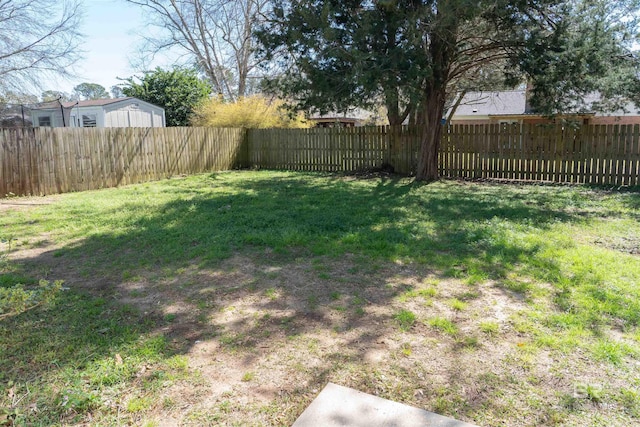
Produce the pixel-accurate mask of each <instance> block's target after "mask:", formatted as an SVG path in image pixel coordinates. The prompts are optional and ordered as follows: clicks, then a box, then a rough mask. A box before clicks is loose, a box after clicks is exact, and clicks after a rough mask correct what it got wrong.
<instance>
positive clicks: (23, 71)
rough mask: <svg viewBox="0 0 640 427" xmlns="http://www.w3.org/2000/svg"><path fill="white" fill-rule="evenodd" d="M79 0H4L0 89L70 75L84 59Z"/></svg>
mask: <svg viewBox="0 0 640 427" xmlns="http://www.w3.org/2000/svg"><path fill="white" fill-rule="evenodd" d="M80 18H81V12H80V3H79V1H78V0H62V1H58V0H39V1H35V0H0V92H6V91H9V90H21V91H25V90H27V91H28V90H33V89H41V88H42V82H43V81H44V80H45V79H47V78H51V77H53V76H56V75H57V76H63V77H70V76H72V75H73V70H72V66H73V65H74V64H75V63H76V62H77V60H78V59H79V58H80V53H81V52H80V51H79V49H78V48H79V45H80V41H81V38H80V34H79V32H78V31H77V28H78V24H79V20H80Z"/></svg>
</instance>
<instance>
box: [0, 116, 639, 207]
mask: <svg viewBox="0 0 640 427" xmlns="http://www.w3.org/2000/svg"><path fill="white" fill-rule="evenodd" d="M423 133H424V132H423V128H421V127H418V126H411V127H409V126H394V127H388V126H386V127H380V126H377V127H366V128H314V129H251V130H241V129H213V128H154V129H147V128H111V129H109V128H107V129H60V128H56V129H51V128H36V129H29V128H27V129H0V197H4V196H6V195H8V194H16V195H40V194H52V193H63V192H69V191H80V190H88V189H98V188H105V187H114V186H118V185H124V184H131V183H139V182H145V181H150V180H156V179H162V178H166V177H170V176H173V175H178V174H191V173H199V172H206V171H215V170H227V169H231V168H233V167H238V166H242V167H250V166H255V167H260V168H274V169H285V170H301V171H325V172H337V171H344V172H355V171H358V170H363V169H371V168H378V167H381V166H382V165H384V164H390V165H391V166H392V167H393V168H394V169H395V171H396V172H397V173H400V174H406V175H410V174H413V173H414V172H415V167H416V159H417V153H418V148H419V145H420V137H421V135H422V134H423ZM438 159H439V160H438V161H439V166H438V170H439V171H440V174H441V175H442V176H446V177H454V178H455V177H467V178H502V179H524V180H535V181H555V182H571V183H591V184H607V185H634V186H635V185H640V126H638V125H634V126H631V125H623V126H621V125H596V126H587V125H585V126H581V127H578V128H571V127H563V126H562V125H522V126H521V125H502V124H490V125H453V126H448V127H446V128H445V129H444V130H443V135H442V140H441V144H440V152H439V155H438Z"/></svg>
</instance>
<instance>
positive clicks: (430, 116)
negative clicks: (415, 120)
mask: <svg viewBox="0 0 640 427" xmlns="http://www.w3.org/2000/svg"><path fill="white" fill-rule="evenodd" d="M444 104H445V90H444V88H438V89H436V90H428V91H426V96H425V99H424V100H423V102H422V111H421V112H420V120H419V122H420V124H421V130H420V149H419V150H418V164H417V167H416V181H426V182H432V181H436V180H438V178H439V177H440V175H439V174H438V151H439V150H440V139H441V138H442V114H443V112H444Z"/></svg>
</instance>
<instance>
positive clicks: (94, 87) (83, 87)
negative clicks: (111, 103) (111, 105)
mask: <svg viewBox="0 0 640 427" xmlns="http://www.w3.org/2000/svg"><path fill="white" fill-rule="evenodd" d="M73 94H74V95H75V97H76V98H77V99H82V100H86V99H103V98H109V92H107V90H106V89H105V88H104V86H102V85H99V84H98V83H80V84H79V85H77V86H75V87H74V88H73Z"/></svg>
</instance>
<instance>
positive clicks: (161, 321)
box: [2, 173, 585, 386]
mask: <svg viewBox="0 0 640 427" xmlns="http://www.w3.org/2000/svg"><path fill="white" fill-rule="evenodd" d="M230 177H231V178H230ZM233 177H235V178H233ZM220 186H223V187H224V188H225V191H222V192H214V191H213V190H214V189H216V188H219V187H220ZM120 191H124V192H135V191H139V190H137V189H135V188H124V189H122V190H120ZM161 191H162V195H163V197H165V198H167V201H166V202H163V203H162V204H161V205H160V206H159V207H158V209H156V210H154V212H153V213H152V214H148V213H145V214H144V215H140V214H139V212H138V211H139V210H140V208H141V205H142V202H141V203H136V202H131V201H128V202H126V203H123V204H121V205H119V206H117V207H115V208H111V210H104V211H99V212H92V213H91V215H96V216H100V217H101V218H103V220H106V221H108V220H109V219H108V218H109V216H110V215H114V214H115V213H116V212H117V213H119V214H120V215H119V218H120V220H121V218H122V213H123V210H124V212H125V213H126V214H127V215H126V221H125V223H118V222H115V221H114V223H113V224H112V226H111V231H110V232H109V233H102V234H92V235H90V236H88V237H86V238H83V239H80V240H78V241H76V242H74V243H72V244H69V245H68V246H66V247H63V248H61V249H58V250H56V251H55V252H54V253H44V254H42V255H39V256H37V257H33V258H31V259H26V260H23V261H22V263H23V268H24V270H29V269H31V270H32V271H35V272H42V271H46V272H47V274H48V275H49V276H51V277H55V278H56V279H64V280H66V282H67V284H68V286H72V287H76V286H80V287H82V288H84V289H85V290H86V291H88V292H89V293H90V294H91V295H93V296H91V297H89V296H86V295H85V294H75V293H74V294H72V295H71V296H69V297H65V298H63V299H62V301H61V303H60V305H59V306H57V307H54V308H53V309H52V310H50V311H48V312H47V314H46V315H45V316H43V317H42V318H39V317H38V316H37V315H35V313H34V314H27V315H24V316H21V318H20V319H16V320H13V321H12V322H14V323H10V324H7V325H3V328H4V329H3V340H5V341H6V342H9V343H14V344H13V346H12V347H10V348H5V349H4V350H3V359H4V360H5V361H8V363H11V362H10V361H14V360H16V359H18V358H19V357H20V355H21V354H27V355H29V358H28V359H24V361H23V363H20V364H17V365H16V366H14V367H12V368H7V369H6V370H4V373H3V377H2V380H3V381H9V380H10V381H14V382H17V381H21V380H22V381H24V379H25V378H29V377H30V376H33V377H35V376H38V375H41V374H42V373H43V372H50V371H59V372H63V371H65V370H68V369H80V370H82V369H84V364H87V363H99V361H100V360H102V359H104V358H105V357H108V358H112V357H113V355H114V354H115V353H117V352H118V351H127V352H128V353H129V354H131V355H132V357H133V356H135V355H136V354H145V351H147V352H148V351H151V353H148V354H151V355H152V356H153V357H157V358H160V357H165V356H167V357H168V355H170V354H172V353H186V352H188V351H190V349H191V347H192V346H193V345H194V343H196V342H197V341H198V340H201V339H206V338H212V337H216V338H218V339H219V340H220V342H221V343H222V344H223V345H224V346H226V347H227V348H231V349H233V348H238V349H243V350H246V351H247V352H246V354H245V356H244V357H245V361H244V363H245V364H246V365H247V366H248V365H251V364H252V363H254V362H255V358H257V357H259V355H260V351H261V350H259V348H260V345H261V343H267V344H266V345H269V346H272V347H273V346H274V345H276V344H277V342H278V340H281V339H289V338H291V337H295V336H299V335H301V334H303V333H305V332H309V331H313V330H316V329H318V328H323V329H325V330H334V331H341V330H351V329H356V330H358V331H359V332H358V333H357V336H356V337H352V338H350V340H349V342H348V343H347V346H346V347H345V349H344V351H342V352H339V353H336V354H333V355H330V357H335V358H338V359H339V358H346V359H345V360H347V361H349V362H353V363H357V362H358V361H359V360H362V359H363V358H364V357H365V356H366V352H367V351H368V349H370V348H371V347H372V346H375V343H376V342H377V340H378V339H379V337H380V335H381V333H382V331H381V328H380V327H379V326H378V325H381V324H385V323H389V322H390V319H389V318H388V317H386V316H383V315H378V314H375V311H371V312H369V313H367V314H366V315H363V313H362V310H360V309H361V308H362V306H363V304H364V303H363V302H358V301H366V302H367V303H366V304H367V306H368V307H372V306H380V307H384V306H387V305H389V303H390V301H392V300H393V299H394V298H395V297H396V296H397V295H398V293H399V292H404V291H406V288H388V287H385V284H386V283H388V281H389V279H390V277H391V276H394V277H395V276H398V275H400V276H402V275H406V276H409V275H412V274H415V270H407V271H403V270H402V268H400V267H398V268H400V270H398V269H393V270H388V269H385V268H382V269H378V268H377V267H378V266H379V265H382V264H384V263H385V262H387V261H401V262H402V263H403V264H406V265H412V264H414V265H418V266H420V269H422V271H424V270H430V269H431V270H435V271H436V272H437V274H438V275H445V276H456V277H461V278H466V277H474V276H476V277H477V278H480V279H495V280H499V279H502V278H505V277H507V276H508V275H509V273H510V272H513V271H516V270H517V269H519V268H522V266H530V268H532V269H534V270H536V271H539V272H541V271H545V272H547V273H545V274H549V275H550V276H553V275H558V274H560V273H559V267H558V266H557V265H556V264H555V263H554V261H553V260H551V259H548V258H545V257H542V256H539V255H540V252H541V250H542V249H543V248H544V245H545V242H543V241H540V240H536V239H535V238H534V239H529V238H526V237H522V236H524V235H530V234H535V233H536V231H539V232H542V231H544V230H547V229H549V228H550V227H552V226H553V225H554V224H556V223H559V222H560V223H562V222H564V223H566V222H580V221H584V220H585V216H584V215H583V213H582V208H583V207H584V206H583V204H584V203H585V202H584V201H582V200H581V199H579V198H576V197H575V194H574V193H573V192H572V191H569V190H559V189H557V188H551V189H544V188H543V189H540V188H535V187H533V188H532V187H521V188H512V187H505V186H500V185H482V186H479V185H470V184H465V183H437V184H433V185H430V186H425V185H419V184H408V183H407V182H406V181H403V180H397V179H380V180H378V181H375V182H373V181H351V180H348V179H337V178H335V177H326V176H320V175H304V174H300V175H294V174H279V175H276V176H275V178H273V179H265V178H264V177H263V176H260V175H258V174H249V173H247V174H237V175H233V176H232V175H221V176H216V175H212V176H211V177H208V178H207V177H201V178H199V179H197V180H189V181H186V180H185V181H169V182H167V183H165V184H164V186H163V187H162V190H161ZM76 214H77V215H83V213H82V212H76ZM105 218H106V219H105ZM238 254H240V255H242V256H243V257H244V258H241V260H246V259H250V260H252V263H253V265H252V266H250V267H247V270H243V268H245V267H242V266H238V265H234V264H233V263H229V262H228V260H229V259H230V258H232V257H233V256H235V255H238ZM345 259H347V260H348V262H347V263H346V264H344V266H345V269H346V270H344V269H343V270H341V269H334V268H332V267H329V268H328V269H327V270H323V269H322V264H323V263H327V264H332V263H340V262H343V261H344V260H345ZM300 260H303V261H300ZM304 260H307V261H304ZM314 260H319V261H320V263H319V264H318V265H315V264H314ZM240 262H242V261H240ZM300 263H302V264H303V267H304V268H306V269H311V270H313V269H314V268H315V267H318V272H317V274H318V276H321V275H322V274H325V275H327V278H325V279H322V278H321V280H326V283H327V285H326V286H325V288H326V289H325V290H323V291H316V290H314V288H313V286H311V285H305V284H303V283H296V282H295V277H297V276H296V272H295V271H290V272H287V270H288V269H292V268H293V266H295V265H298V267H299V264H300ZM220 268H222V273H220V274H218V275H214V274H213V273H211V272H212V271H217V269H220ZM270 268H275V269H277V271H278V273H277V274H273V275H272V274H271V271H272V270H270ZM190 269H192V270H193V271H195V273H193V274H190V273H189V271H191V270H190ZM351 269H353V270H354V271H355V270H358V271H359V272H362V271H364V272H366V274H367V277H368V280H367V283H361V282H358V280H359V279H358V277H357V276H358V274H360V273H351V272H350V271H351ZM199 272H208V273H206V274H204V273H203V274H200V273H199ZM139 277H142V278H144V279H146V280H148V281H149V282H150V283H151V284H152V286H153V285H154V284H162V285H158V286H163V289H164V290H163V292H164V293H163V298H164V299H161V300H153V301H151V303H150V306H149V307H150V308H149V312H147V313H145V312H144V310H145V309H144V308H142V309H141V310H142V311H138V310H137V309H135V308H133V305H127V304H123V303H121V302H114V301H115V300H114V296H115V297H116V298H119V297H121V296H122V293H123V292H125V291H124V290H123V289H127V291H126V292H128V295H126V298H129V299H130V300H132V301H134V302H136V305H138V306H140V304H138V303H140V302H141V301H142V300H144V295H139V296H136V295H134V294H135V293H136V292H138V291H137V290H136V287H135V283H136V282H139V281H141V279H138V278H139ZM360 280H361V279H360ZM132 284H133V285H132ZM328 287H330V289H329V288H328ZM270 292H271V293H278V292H280V294H279V296H276V298H274V299H271V298H270V297H269V293H270ZM333 293H337V294H338V295H342V296H344V300H340V302H336V301H333V300H332V296H331V295H332V294H333ZM211 295H213V296H215V298H209V296H211ZM247 295H254V296H255V297H256V300H257V302H256V303H255V305H254V307H253V309H254V310H255V311H256V312H266V313H271V314H269V315H268V316H262V317H259V318H255V317H249V316H247V317H245V318H237V319H235V320H234V321H233V322H230V323H228V324H225V325H211V324H210V323H209V322H207V321H206V319H207V316H208V315H210V314H211V313H212V312H213V311H215V310H220V309H221V308H223V307H226V306H233V305H234V301H236V300H239V299H240V298H242V297H245V296H247ZM205 297H206V298H209V299H210V300H212V301H214V302H213V303H211V304H212V305H207V304H200V303H201V302H202V300H204V299H205ZM126 298H125V299H126ZM313 298H315V299H316V301H312V300H313ZM119 299H121V298H119ZM132 304H133V303H132ZM180 304H183V305H188V306H189V307H190V309H189V310H186V311H183V312H180V314H178V315H177V316H182V317H183V318H178V319H175V318H174V317H172V316H169V317H167V314H166V313H169V312H170V308H171V306H176V305H180ZM314 305H321V306H322V307H325V308H327V310H324V311H319V310H316V309H314V308H313V306H314ZM142 306H144V304H142ZM332 307H333V308H332ZM331 310H337V311H340V313H341V316H340V319H341V320H340V321H338V322H336V320H335V319H334V317H335V316H331V315H330V314H331ZM163 313H165V314H164V316H165V317H163ZM42 322H47V323H46V324H42ZM163 329H164V330H166V331H167V332H166V333H162V334H163V335H164V336H166V337H167V338H166V339H164V338H162V337H161V338H160V339H159V340H158V339H154V338H152V337H150V336H151V335H152V334H153V333H157V332H158V331H161V330H163ZM30 330H35V331H38V333H34V334H33V335H32V336H30V335H29V334H28V331H30ZM15 334H19V335H20V336H24V337H27V338H25V339H24V340H22V341H20V340H18V339H16V336H15ZM150 334H151V335H150ZM143 336H144V337H145V338H144V342H142V343H140V339H141V337H143ZM169 339H172V340H173V341H172V342H173V344H168V341H169ZM149 340H150V341H149ZM46 342H50V343H51V345H47V344H46ZM149 346H151V349H152V350H149ZM145 349H146V350H145ZM140 352H142V353H140ZM109 366H110V368H109V369H112V370H113V369H116V371H117V369H120V368H117V367H116V368H114V367H113V366H119V365H113V364H110V365H109ZM105 369H106V368H105ZM122 369H124V368H122ZM132 369H135V368H132ZM98 371H100V369H98ZM100 372H101V371H100ZM105 372H106V373H105V374H104V375H103V376H102V377H101V376H100V375H102V374H100V375H98V376H97V377H96V378H97V379H94V380H92V379H89V382H91V381H98V382H99V384H104V383H105V381H107V382H109V381H118V378H120V379H122V378H130V377H131V375H134V373H133V372H128V373H127V375H128V377H127V376H126V375H125V376H123V377H118V376H117V375H119V374H117V372H116V374H113V375H115V377H114V379H113V380H109V379H108V378H110V377H109V376H110V375H112V373H111V371H109V370H108V369H107V371H105ZM327 375H328V374H327V373H326V372H325V373H323V374H321V375H320V377H322V378H326V377H327ZM320 377H318V378H317V381H320V380H321V379H322V378H320ZM100 378H107V380H101V379H100ZM100 381H102V382H100ZM362 381H365V379H362ZM363 385H365V386H366V382H363Z"/></svg>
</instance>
